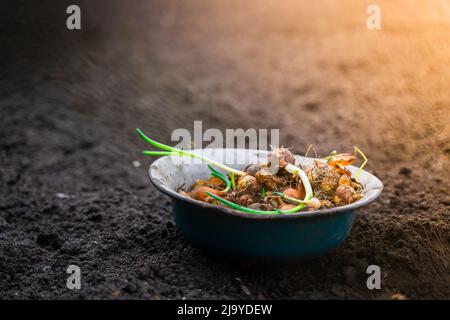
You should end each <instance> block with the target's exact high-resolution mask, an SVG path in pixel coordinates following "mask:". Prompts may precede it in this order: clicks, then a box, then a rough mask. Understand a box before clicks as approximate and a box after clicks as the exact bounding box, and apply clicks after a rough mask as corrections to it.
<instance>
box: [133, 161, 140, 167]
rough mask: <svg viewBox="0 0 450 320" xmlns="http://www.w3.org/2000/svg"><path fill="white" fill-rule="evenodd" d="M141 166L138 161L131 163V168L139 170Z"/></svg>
mask: <svg viewBox="0 0 450 320" xmlns="http://www.w3.org/2000/svg"><path fill="white" fill-rule="evenodd" d="M140 166H141V163H140V162H139V161H136V160H134V161H133V167H135V168H139V167H140Z"/></svg>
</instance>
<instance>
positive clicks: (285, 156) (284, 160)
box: [269, 147, 295, 169]
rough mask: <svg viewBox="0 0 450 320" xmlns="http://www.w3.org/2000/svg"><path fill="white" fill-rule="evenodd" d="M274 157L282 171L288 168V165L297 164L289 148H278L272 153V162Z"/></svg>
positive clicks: (270, 156) (270, 157)
mask: <svg viewBox="0 0 450 320" xmlns="http://www.w3.org/2000/svg"><path fill="white" fill-rule="evenodd" d="M272 157H275V159H276V160H277V161H278V165H279V167H280V168H281V169H282V168H284V167H286V166H287V165H288V163H290V164H295V157H294V155H293V154H292V152H291V151H289V149H287V148H283V147H281V148H276V149H275V150H273V151H272V152H271V153H270V155H269V159H270V160H272Z"/></svg>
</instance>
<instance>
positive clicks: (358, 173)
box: [354, 146, 368, 182]
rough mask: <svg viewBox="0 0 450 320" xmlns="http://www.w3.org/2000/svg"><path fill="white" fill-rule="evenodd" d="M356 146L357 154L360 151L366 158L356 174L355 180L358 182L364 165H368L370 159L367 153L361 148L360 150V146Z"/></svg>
mask: <svg viewBox="0 0 450 320" xmlns="http://www.w3.org/2000/svg"><path fill="white" fill-rule="evenodd" d="M354 148H355V154H356V153H359V154H360V155H361V156H362V157H363V159H364V162H363V163H362V165H361V167H359V169H358V171H357V172H356V174H355V180H356V182H359V175H360V174H361V171H362V169H363V167H364V166H365V165H366V163H367V160H368V159H367V157H366V155H365V154H364V153H363V152H362V151H361V150H359V148H358V147H356V146H355V147H354Z"/></svg>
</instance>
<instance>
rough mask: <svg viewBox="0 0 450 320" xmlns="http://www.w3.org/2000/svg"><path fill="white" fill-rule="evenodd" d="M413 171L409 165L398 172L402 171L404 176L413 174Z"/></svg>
mask: <svg viewBox="0 0 450 320" xmlns="http://www.w3.org/2000/svg"><path fill="white" fill-rule="evenodd" d="M411 172H412V170H411V169H410V168H407V167H401V168H400V170H399V171H398V173H400V174H402V175H404V176H409V175H410V174H411Z"/></svg>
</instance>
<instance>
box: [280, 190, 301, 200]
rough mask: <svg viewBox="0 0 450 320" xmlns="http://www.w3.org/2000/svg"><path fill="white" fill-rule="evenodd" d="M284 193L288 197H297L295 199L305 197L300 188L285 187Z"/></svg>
mask: <svg viewBox="0 0 450 320" xmlns="http://www.w3.org/2000/svg"><path fill="white" fill-rule="evenodd" d="M283 194H284V195H285V196H286V197H290V198H295V199H303V198H304V196H303V197H302V194H301V193H300V192H299V191H298V190H295V189H293V188H286V189H284V190H283Z"/></svg>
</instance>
